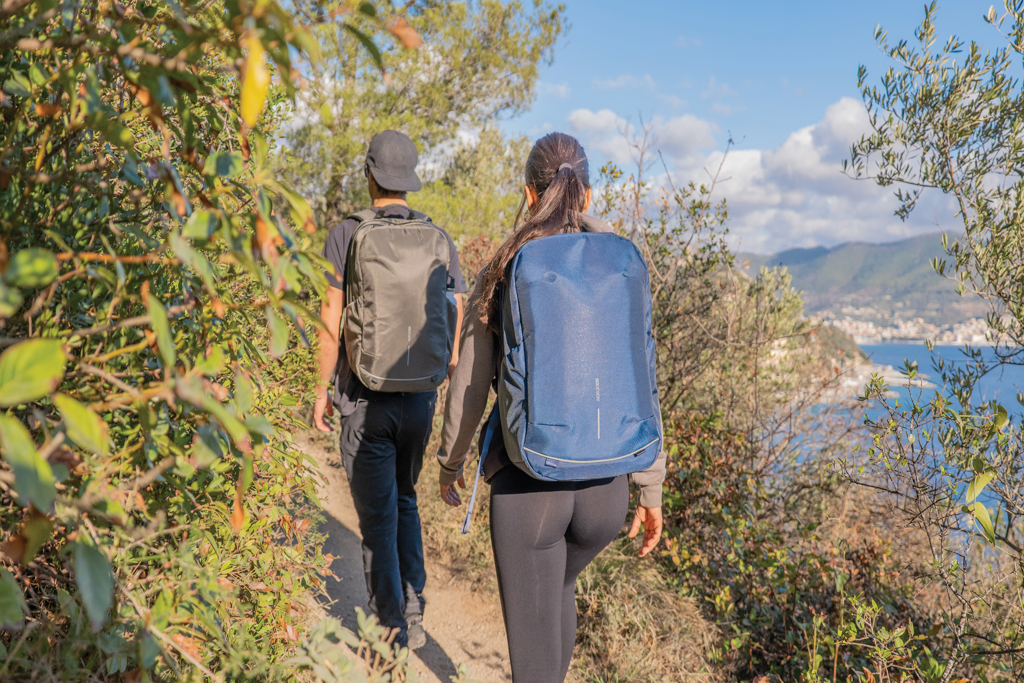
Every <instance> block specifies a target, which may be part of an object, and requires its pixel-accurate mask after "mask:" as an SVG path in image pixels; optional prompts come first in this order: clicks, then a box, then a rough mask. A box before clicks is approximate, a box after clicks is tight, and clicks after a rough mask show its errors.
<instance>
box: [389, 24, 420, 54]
mask: <svg viewBox="0 0 1024 683" xmlns="http://www.w3.org/2000/svg"><path fill="white" fill-rule="evenodd" d="M388 30H389V31H391V35H393V36H394V37H395V38H398V42H400V43H401V44H402V46H403V47H405V48H406V49H410V50H411V49H412V48H414V47H419V46H420V45H422V44H423V39H422V38H420V34H419V33H416V29H414V28H413V27H412V26H410V25H409V22H407V21H406V20H405V18H404V17H400V16H394V17H391V19H390V21H388Z"/></svg>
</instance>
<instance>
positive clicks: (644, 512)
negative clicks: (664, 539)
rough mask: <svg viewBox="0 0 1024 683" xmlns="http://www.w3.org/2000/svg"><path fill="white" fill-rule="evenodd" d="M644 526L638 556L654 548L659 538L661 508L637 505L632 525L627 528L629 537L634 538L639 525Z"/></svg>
mask: <svg viewBox="0 0 1024 683" xmlns="http://www.w3.org/2000/svg"><path fill="white" fill-rule="evenodd" d="M641 524H643V526H644V544H643V545H642V546H640V557H643V556H644V555H646V554H647V553H649V552H651V551H652V550H654V547H655V546H656V545H658V541H659V540H661V525H662V521H661V508H660V507H656V508H645V507H643V506H640V505H638V506H637V508H636V514H635V515H634V516H633V526H631V527H630V528H629V537H630V538H634V537H635V536H636V535H637V533H639V531H640V525H641Z"/></svg>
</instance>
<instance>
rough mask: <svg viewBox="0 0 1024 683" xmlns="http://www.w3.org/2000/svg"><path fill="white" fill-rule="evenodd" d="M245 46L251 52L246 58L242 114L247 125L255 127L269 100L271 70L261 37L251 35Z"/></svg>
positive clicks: (243, 77) (243, 76)
mask: <svg viewBox="0 0 1024 683" xmlns="http://www.w3.org/2000/svg"><path fill="white" fill-rule="evenodd" d="M245 47H246V50H247V51H248V53H249V54H248V56H247V57H246V58H245V73H244V74H243V75H242V106H241V114H242V121H243V122H244V123H245V125H246V126H248V127H249V128H253V127H255V125H256V121H257V119H259V117H260V114H261V113H263V107H264V105H265V104H266V102H267V90H268V88H269V87H270V71H269V70H268V69H267V54H266V52H265V51H264V50H263V43H261V42H260V39H259V38H257V37H256V36H255V35H250V36H249V38H247V39H246V41H245Z"/></svg>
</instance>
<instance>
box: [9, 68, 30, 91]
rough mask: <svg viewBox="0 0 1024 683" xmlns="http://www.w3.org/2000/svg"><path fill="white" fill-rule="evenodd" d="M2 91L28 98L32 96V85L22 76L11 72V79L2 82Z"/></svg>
mask: <svg viewBox="0 0 1024 683" xmlns="http://www.w3.org/2000/svg"><path fill="white" fill-rule="evenodd" d="M4 91H5V92H7V93H8V94H10V95H17V96H19V97H28V96H30V95H31V94H32V84H31V83H29V82H28V78H26V77H25V76H24V74H21V73H19V72H17V71H12V72H11V77H10V78H8V79H7V80H6V81H5V82H4Z"/></svg>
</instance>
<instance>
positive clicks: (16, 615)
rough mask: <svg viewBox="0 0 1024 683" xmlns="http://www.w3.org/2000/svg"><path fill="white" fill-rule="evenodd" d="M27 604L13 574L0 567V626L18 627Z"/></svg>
mask: <svg viewBox="0 0 1024 683" xmlns="http://www.w3.org/2000/svg"><path fill="white" fill-rule="evenodd" d="M27 613H28V605H27V604H26V603H25V594H24V593H22V592H21V586H19V585H18V581H17V579H15V578H14V574H12V573H10V572H9V571H7V570H6V569H4V568H3V567H0V628H13V629H20V628H21V626H22V624H23V623H24V617H25V614H27Z"/></svg>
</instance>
